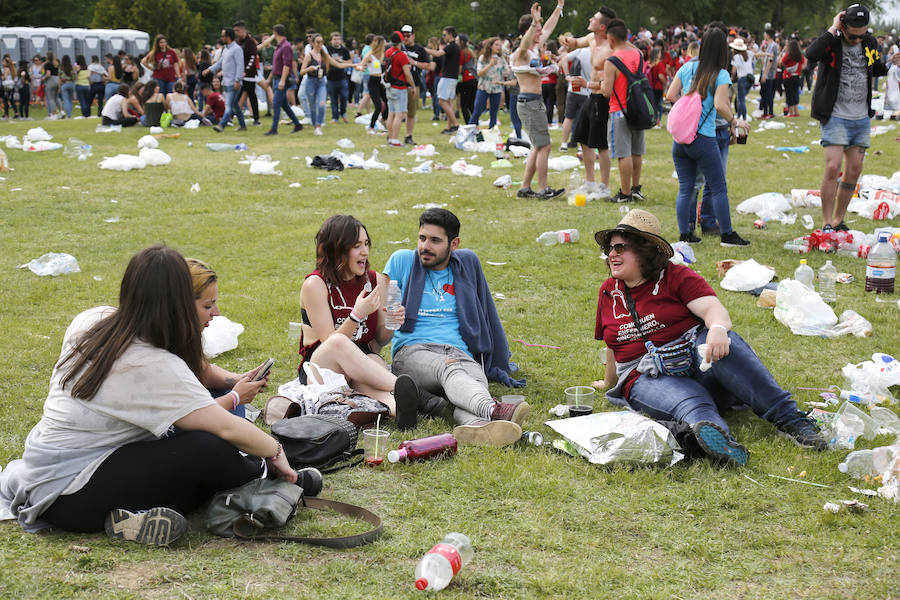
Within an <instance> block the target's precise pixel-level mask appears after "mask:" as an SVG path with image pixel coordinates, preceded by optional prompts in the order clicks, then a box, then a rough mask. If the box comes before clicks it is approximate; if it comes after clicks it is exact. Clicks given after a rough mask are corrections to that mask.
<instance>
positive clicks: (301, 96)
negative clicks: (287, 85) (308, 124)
mask: <svg viewBox="0 0 900 600" xmlns="http://www.w3.org/2000/svg"><path fill="white" fill-rule="evenodd" d="M308 81H309V77H307V76H306V75H304V76H303V78H302V79H300V85H299V86H298V90H299V91H298V92H297V102H299V103H300V108H302V109H303V114H304V115H306V116H307V117H308V118H309V120H310V121H312V111H310V110H309V97H308V96H307V95H306V89H307V82H308Z"/></svg>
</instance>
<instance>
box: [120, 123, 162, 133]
mask: <svg viewBox="0 0 900 600" xmlns="http://www.w3.org/2000/svg"><path fill="white" fill-rule="evenodd" d="M112 127H119V131H121V130H122V129H121V125H113V126H112ZM161 133H163V128H162V127H151V128H150V134H151V135H159V134H161Z"/></svg>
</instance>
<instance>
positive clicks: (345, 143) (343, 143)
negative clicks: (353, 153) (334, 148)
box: [337, 138, 356, 149]
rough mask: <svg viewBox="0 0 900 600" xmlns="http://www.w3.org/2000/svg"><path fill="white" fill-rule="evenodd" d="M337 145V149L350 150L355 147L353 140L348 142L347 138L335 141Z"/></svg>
mask: <svg viewBox="0 0 900 600" xmlns="http://www.w3.org/2000/svg"><path fill="white" fill-rule="evenodd" d="M337 145H338V147H339V148H344V149H350V148H353V147H355V146H356V144H354V143H353V140H350V139H347V138H341V139H339V140H338V141H337Z"/></svg>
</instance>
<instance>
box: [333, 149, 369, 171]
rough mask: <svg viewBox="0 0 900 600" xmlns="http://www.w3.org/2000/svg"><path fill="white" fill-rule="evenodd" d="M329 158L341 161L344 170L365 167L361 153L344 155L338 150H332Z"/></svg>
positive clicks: (364, 160)
mask: <svg viewBox="0 0 900 600" xmlns="http://www.w3.org/2000/svg"><path fill="white" fill-rule="evenodd" d="M331 156H334V157H335V158H337V159H338V160H339V161H341V164H342V165H344V168H345V169H364V168H365V166H366V159H365V157H364V156H363V153H362V152H354V153H353V154H344V153H343V152H341V151H340V150H332V152H331Z"/></svg>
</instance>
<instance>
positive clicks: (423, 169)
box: [410, 160, 434, 173]
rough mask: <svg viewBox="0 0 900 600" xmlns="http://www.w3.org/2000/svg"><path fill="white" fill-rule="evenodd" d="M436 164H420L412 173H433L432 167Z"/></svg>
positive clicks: (429, 162) (431, 161)
mask: <svg viewBox="0 0 900 600" xmlns="http://www.w3.org/2000/svg"><path fill="white" fill-rule="evenodd" d="M433 163H434V161H433V160H426V161H425V162H423V163H421V164H419V165H418V166H415V167H413V168H412V169H410V172H411V173H431V171H432V168H431V165H432V164H433Z"/></svg>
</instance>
